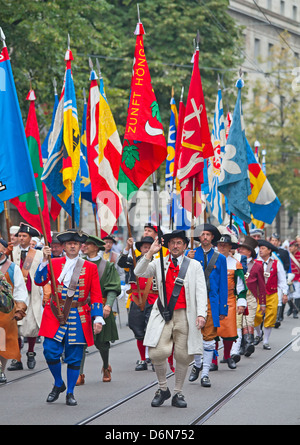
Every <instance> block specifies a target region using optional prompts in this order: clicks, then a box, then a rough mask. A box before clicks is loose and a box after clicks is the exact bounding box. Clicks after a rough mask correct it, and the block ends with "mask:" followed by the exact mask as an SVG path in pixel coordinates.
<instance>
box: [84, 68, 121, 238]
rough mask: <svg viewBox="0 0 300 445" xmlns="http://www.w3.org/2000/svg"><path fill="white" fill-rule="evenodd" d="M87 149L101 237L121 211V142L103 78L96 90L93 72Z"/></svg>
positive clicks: (108, 232) (111, 228)
mask: <svg viewBox="0 0 300 445" xmlns="http://www.w3.org/2000/svg"><path fill="white" fill-rule="evenodd" d="M87 152H88V164H89V171H90V179H91V187H92V199H93V201H94V202H95V203H96V204H97V214H98V217H99V220H100V227H101V238H102V237H104V236H106V235H110V234H111V233H112V232H113V231H115V230H116V229H117V226H116V223H117V220H118V218H119V216H120V214H121V212H122V205H121V195H120V193H119V191H118V189H117V183H118V175H119V169H120V164H121V154H122V144H121V141H120V138H119V134H118V131H117V127H116V124H115V121H114V118H113V115H112V113H111V110H110V107H109V105H108V102H107V99H106V96H105V91H104V84H103V79H102V78H101V79H100V92H99V88H98V83H97V75H96V73H95V72H94V71H92V72H91V85H90V94H89V99H88V110H87Z"/></svg>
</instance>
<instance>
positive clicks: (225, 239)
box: [218, 233, 239, 249]
mask: <svg viewBox="0 0 300 445" xmlns="http://www.w3.org/2000/svg"><path fill="white" fill-rule="evenodd" d="M218 243H229V244H231V248H232V249H237V248H238V247H239V244H238V242H237V239H236V237H235V236H234V235H230V234H229V233H225V234H224V235H221V238H220V239H219V240H218Z"/></svg>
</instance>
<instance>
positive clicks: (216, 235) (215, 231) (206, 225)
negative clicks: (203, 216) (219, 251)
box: [194, 223, 221, 244]
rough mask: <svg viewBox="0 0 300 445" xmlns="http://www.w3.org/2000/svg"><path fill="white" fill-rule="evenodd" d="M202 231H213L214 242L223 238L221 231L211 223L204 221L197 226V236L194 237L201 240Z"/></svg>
mask: <svg viewBox="0 0 300 445" xmlns="http://www.w3.org/2000/svg"><path fill="white" fill-rule="evenodd" d="M202 232H211V233H212V234H213V236H214V238H213V241H212V242H213V243H214V244H215V243H216V242H217V241H218V240H219V239H220V238H221V233H220V232H219V230H218V229H217V227H216V226H214V225H212V224H209V223H204V224H200V226H197V227H196V229H195V235H196V236H195V237H194V239H195V240H196V241H199V242H200V239H199V236H200V235H201V233H202Z"/></svg>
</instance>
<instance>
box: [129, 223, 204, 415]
mask: <svg viewBox="0 0 300 445" xmlns="http://www.w3.org/2000/svg"><path fill="white" fill-rule="evenodd" d="M163 240H164V244H165V246H168V249H169V251H170V255H169V256H167V257H164V258H163V265H164V275H165V293H164V285H163V280H162V273H161V262H160V258H158V259H155V260H153V261H151V259H152V256H153V255H155V254H156V253H157V252H158V251H159V250H160V249H161V247H162V246H161V244H160V243H159V241H158V239H156V240H155V241H154V242H153V244H152V245H151V248H150V250H149V251H148V253H146V255H145V256H144V257H143V258H142V259H141V260H140V261H139V262H138V264H137V266H136V268H135V270H134V273H135V275H137V276H140V277H145V278H150V277H156V280H157V284H158V288H159V297H158V299H157V300H156V302H155V303H154V305H153V308H152V311H151V315H150V319H149V322H148V325H147V329H146V334H145V338H144V345H146V346H148V347H149V357H150V359H151V361H152V363H153V365H154V368H155V372H156V375H157V379H158V384H159V389H158V391H156V393H155V396H154V399H153V400H152V402H151V406H153V407H158V406H160V405H162V404H163V403H164V401H165V400H167V399H169V398H170V397H171V393H170V390H169V388H168V386H167V378H166V373H167V358H168V357H169V356H170V355H171V354H172V351H173V348H174V357H175V360H176V369H175V387H174V395H173V398H172V405H173V406H176V407H178V408H185V407H186V406H187V403H186V401H185V400H184V396H183V394H182V387H183V384H184V380H185V377H186V373H187V370H188V366H189V363H190V362H191V361H192V360H193V355H194V354H201V353H202V335H201V328H203V327H204V325H205V322H206V313H207V290H206V283H205V278H204V273H203V269H202V266H201V264H200V263H199V262H198V261H196V260H193V259H190V258H187V257H186V256H185V255H184V251H185V249H186V248H187V246H188V243H189V240H188V238H187V237H186V235H185V232H184V231H183V230H174V231H173V232H172V233H169V234H166V235H164V236H163ZM165 299H166V300H167V302H165ZM166 305H167V306H166Z"/></svg>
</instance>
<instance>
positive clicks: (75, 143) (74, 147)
mask: <svg viewBox="0 0 300 445" xmlns="http://www.w3.org/2000/svg"><path fill="white" fill-rule="evenodd" d="M72 60H73V55H72V51H71V50H70V49H68V50H67V52H66V55H65V61H66V71H65V78H64V85H63V90H62V93H61V97H60V100H59V104H58V107H57V110H56V114H55V120H54V125H53V132H52V134H51V135H50V137H49V157H48V159H47V161H46V163H45V165H44V172H43V175H42V181H43V182H44V183H45V184H46V186H47V187H48V190H49V192H50V193H51V195H52V196H53V197H54V199H55V201H57V202H58V203H59V204H60V205H61V206H62V207H63V208H64V210H65V211H66V212H67V213H68V214H69V215H72V193H73V194H74V216H75V223H76V224H77V225H79V220H80V172H79V166H80V132H79V124H78V116H77V104H76V96H75V87H74V82H73V76H72V71H71V61H72Z"/></svg>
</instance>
